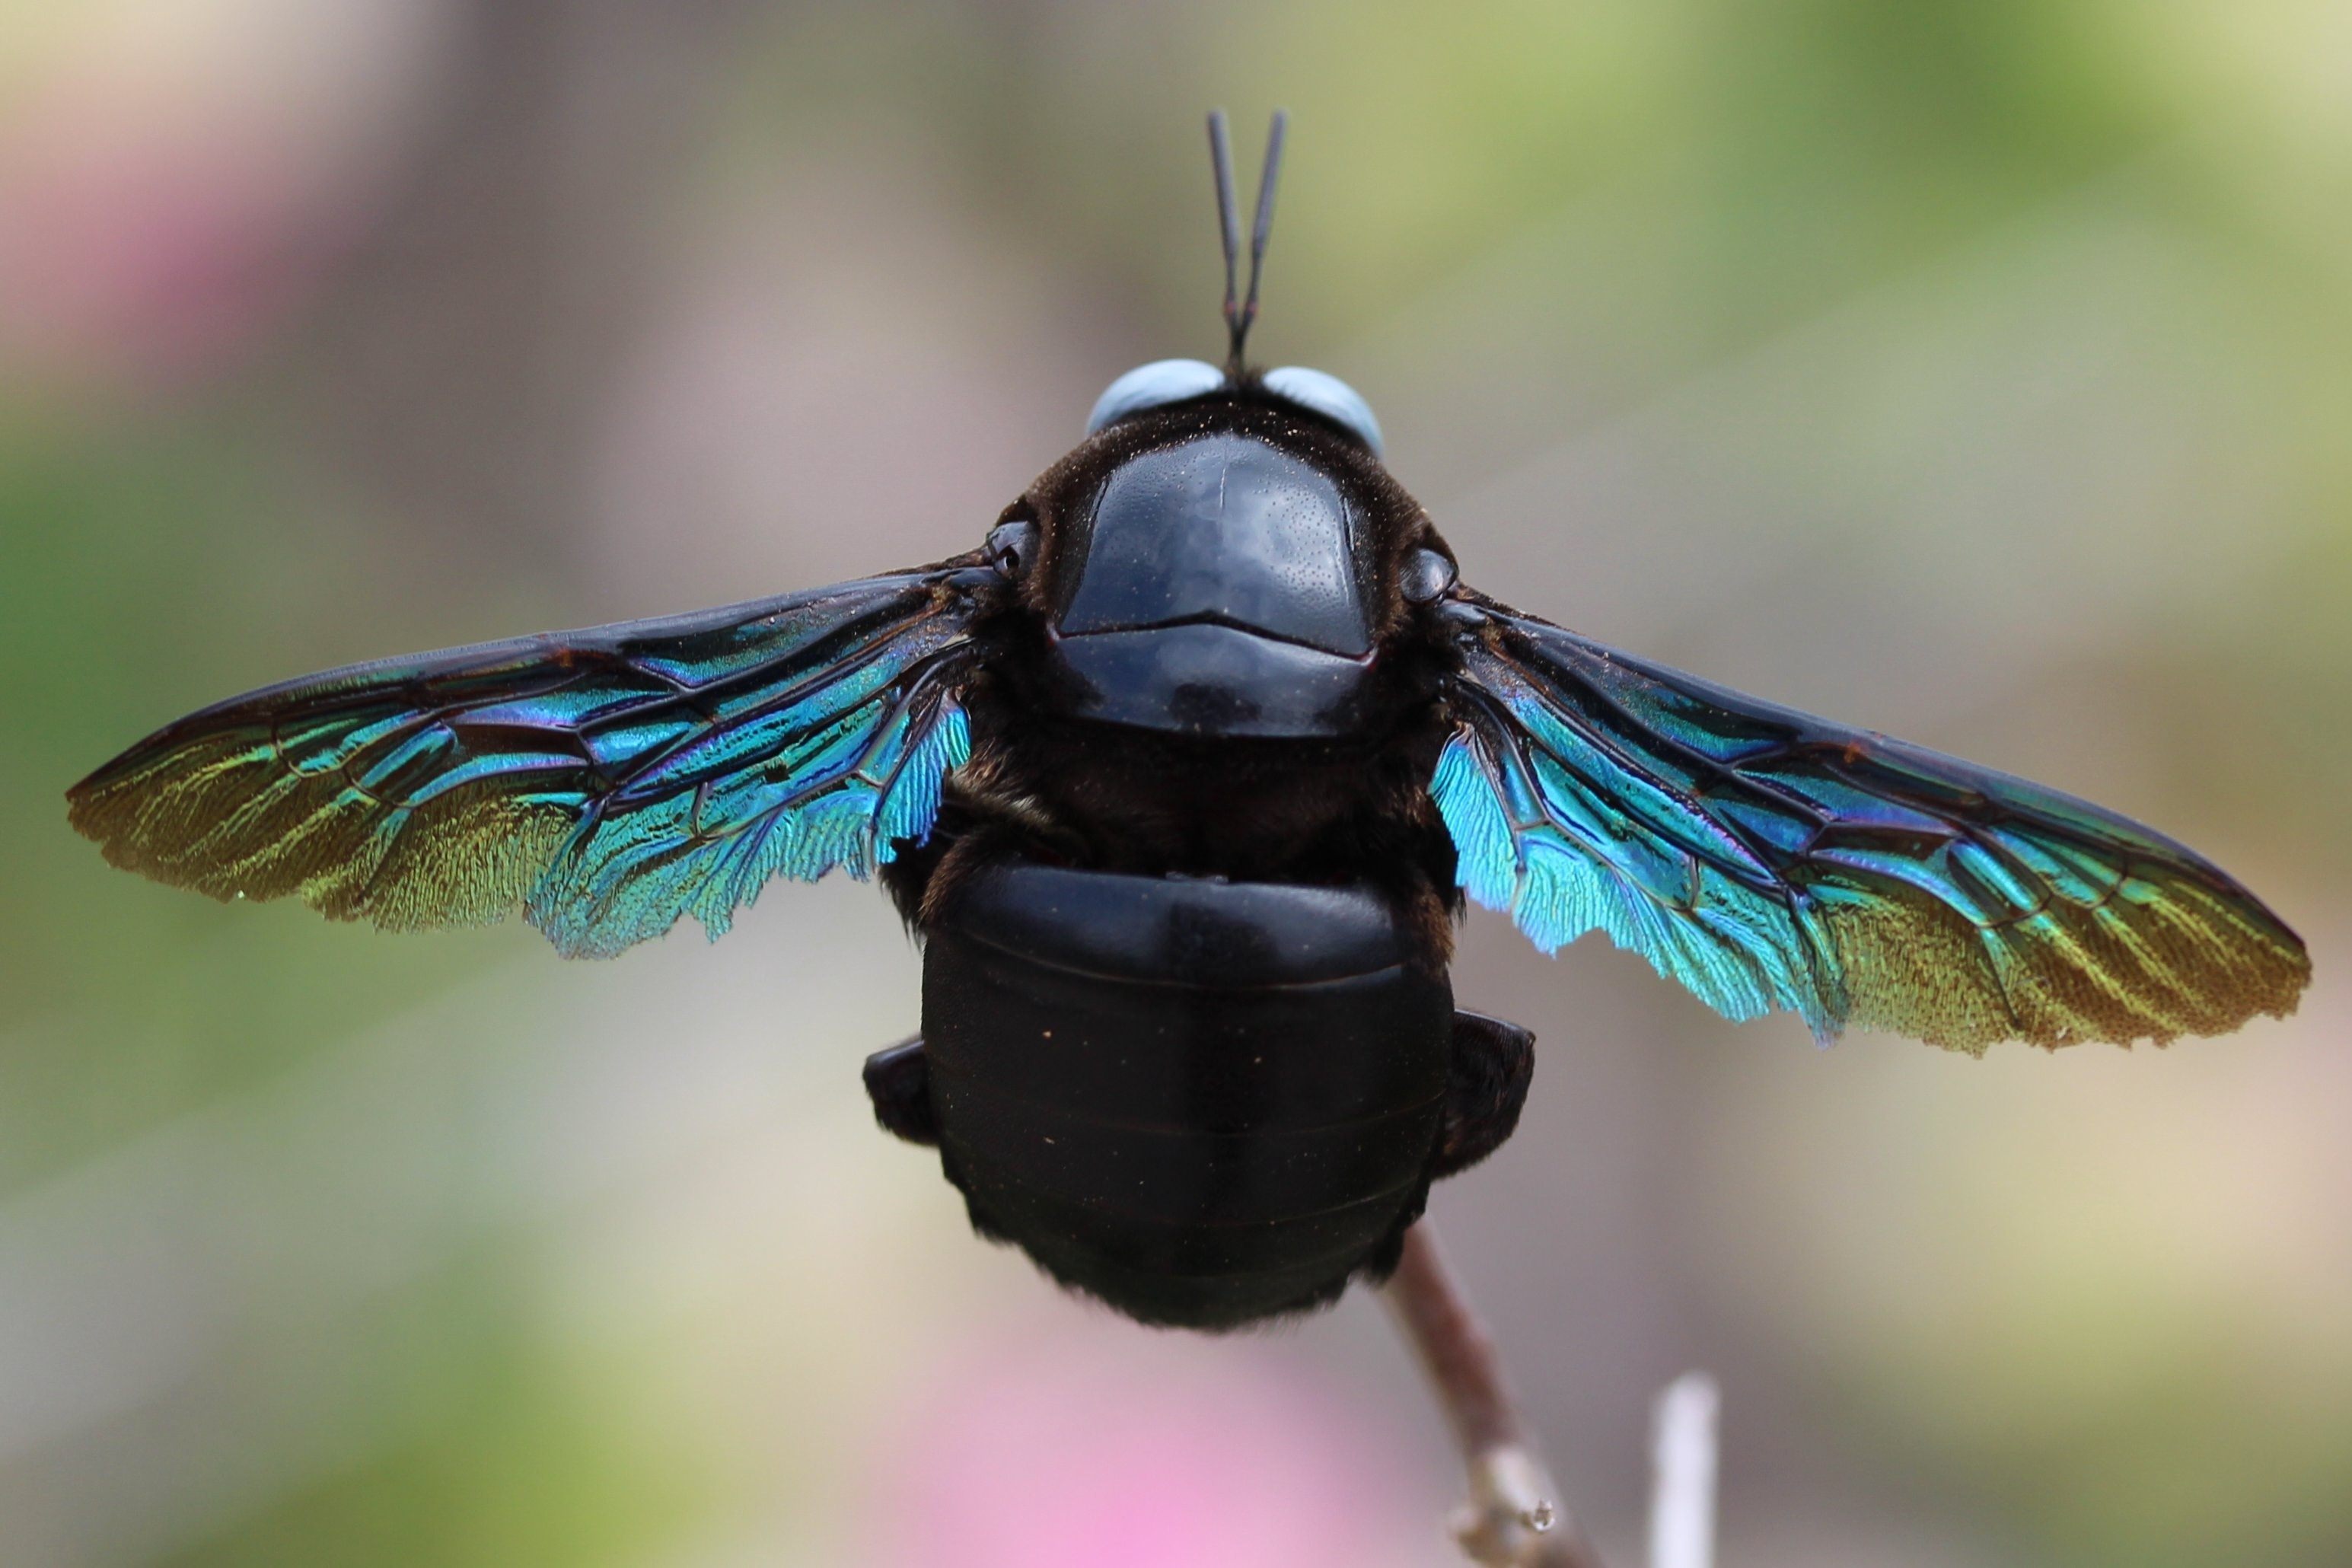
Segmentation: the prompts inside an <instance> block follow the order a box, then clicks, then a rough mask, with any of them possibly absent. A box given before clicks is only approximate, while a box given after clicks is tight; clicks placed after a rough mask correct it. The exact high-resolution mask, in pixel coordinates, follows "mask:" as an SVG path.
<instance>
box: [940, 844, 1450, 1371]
mask: <svg viewBox="0 0 2352 1568" xmlns="http://www.w3.org/2000/svg"><path fill="white" fill-rule="evenodd" d="M1408 930H1409V928H1408V926H1407V925H1406V924H1405V923H1404V922H1402V921H1399V919H1398V918H1397V917H1396V915H1395V914H1394V912H1393V911H1392V910H1391V907H1390V905H1389V904H1388V903H1387V902H1386V901H1385V900H1382V899H1381V898H1380V897H1379V896H1377V895H1375V894H1374V893H1372V892H1371V891H1370V890H1369V889H1363V888H1321V887H1302V886H1292V885H1286V884H1271V883H1250V882H1242V883H1233V882H1214V881H1194V880H1183V879H1160V878H1148V877H1130V876H1118V875H1112V874H1108V873H1102V872H1090V871H1075V870H1067V869H1062V868H1049V867H1044V866H1035V865H1026V864H1015V865H1011V866H1001V867H996V868H991V869H990V870H988V871H986V872H983V873H981V874H980V875H978V876H977V877H975V878H974V879H973V880H972V881H971V883H970V884H969V885H968V886H967V887H965V888H964V889H961V892H960V893H959V895H958V897H957V898H956V899H955V900H953V901H952V903H951V904H950V907H949V908H948V910H946V911H945V912H944V916H943V918H941V919H940V920H937V921H934V922H933V924H932V926H931V928H930V930H929V946H928V948H927V950H926V954H925V961H924V973H923V1039H924V1054H925V1056H926V1057H927V1058H928V1061H929V1095H930V1103H931V1109H932V1111H933V1114H934V1117H935V1119H936V1122H937V1126H938V1130H939V1136H940V1149H941V1154H942V1158H943V1161H944V1163H945V1167H946V1170H947V1173H948V1174H949V1176H950V1179H951V1180H953V1181H954V1182H955V1183H956V1184H957V1185H958V1186H960V1187H961V1188H962V1190H963V1192H964V1194H965V1196H966V1198H967V1199H968V1200H969V1202H970V1204H971V1210H972V1217H973V1219H974V1221H975V1223H976V1224H978V1225H980V1226H982V1229H984V1230H987V1231H989V1232H991V1233H992V1234H995V1235H999V1236H1002V1237H1005V1238H1007V1239H1010V1240H1013V1241H1016V1242H1018V1243H1019V1244H1020V1245H1021V1246H1022V1247H1024V1248H1025V1249H1027V1251H1028V1252H1029V1253H1030V1255H1031V1256H1032V1257H1034V1258H1036V1259H1037V1261H1038V1262H1039V1263H1041V1264H1043V1265H1044V1266H1045V1268H1047V1269H1048V1270H1049V1271H1050V1272H1052V1273H1053V1274H1054V1275H1055V1277H1056V1278H1058V1279H1062V1280H1064V1281H1065V1282H1066V1283H1069V1284H1072V1285H1076V1286H1077V1287H1079V1288H1081V1289H1086V1290H1087V1291H1089V1292H1091V1293H1092V1294H1095V1295H1097V1296H1099V1297H1101V1298H1102V1299H1103V1300H1107V1301H1108V1302H1109V1303H1110V1304H1111V1305H1113V1306H1115V1307H1117V1308H1118V1309H1119V1310H1123V1311H1126V1312H1128V1313H1129V1314H1130V1315H1133V1316H1136V1317H1139V1318H1143V1319H1145V1320H1146V1321H1157V1322H1169V1323H1183V1324H1189V1325H1192V1326H1197V1327H1223V1326H1231V1325H1235V1324H1239V1323H1243V1322H1247V1321H1253V1320H1255V1319H1257V1318H1261V1317H1265V1316H1268V1315H1271V1314H1274V1313H1277V1312H1283V1311H1289V1310H1302V1309H1304V1308H1307V1307H1310V1306H1313V1305H1317V1304H1318V1303H1320V1302H1322V1301H1325V1300H1329V1299H1330V1298H1331V1297H1332V1296H1334V1295H1336V1294H1337V1293H1338V1292H1339V1289H1342V1288H1343V1287H1344V1286H1345V1284H1346V1282H1347V1280H1348V1279H1349V1277H1350V1276H1351V1275H1352V1274H1354V1273H1355V1272H1357V1271H1358V1270H1359V1269H1361V1268H1371V1269H1373V1270H1375V1271H1379V1270H1382V1269H1385V1268H1386V1267H1388V1265H1389V1264H1390V1263H1391V1262H1392V1260H1393V1253H1394V1248H1395V1245H1396V1239H1397V1237H1399V1236H1400V1235H1401V1234H1402V1229H1403V1226H1405V1225H1407V1224H1409V1223H1411V1221H1412V1218H1413V1217H1414V1216H1416V1215H1418V1214H1419V1213H1420V1211H1421V1206H1422V1204H1423V1201H1424V1199H1425V1198H1426V1195H1427V1193H1428V1185H1429V1179H1430V1173H1431V1168H1432V1162H1433V1153H1434V1151H1435V1147H1436V1143H1437V1140H1438V1137H1439V1134H1440V1129H1441V1123H1442V1120H1443V1116H1444V1105H1445V1090H1446V1066H1447V1050H1448V1041H1449V1038H1450V1030H1451V1027H1452V1016H1453V1000H1452V995H1451V992H1450V990H1449V987H1448V986H1447V984H1446V982H1445V980H1444V977H1443V974H1442V972H1439V971H1436V970H1435V969H1434V967H1433V965H1432V964H1430V963H1426V962H1423V955H1420V954H1416V953H1414V952H1412V951H1410V947H1409V942H1410V940H1411V939H1410V937H1409V935H1408V934H1407V933H1408Z"/></svg>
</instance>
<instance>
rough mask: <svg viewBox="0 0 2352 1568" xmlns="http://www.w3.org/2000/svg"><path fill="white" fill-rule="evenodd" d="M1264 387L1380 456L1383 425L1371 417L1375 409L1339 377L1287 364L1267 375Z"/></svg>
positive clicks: (1375, 455) (1298, 365)
mask: <svg viewBox="0 0 2352 1568" xmlns="http://www.w3.org/2000/svg"><path fill="white" fill-rule="evenodd" d="M1261 384H1263V385H1264V386H1265V389H1266V390H1267V391H1268V392H1271V393H1272V394H1274V395H1276V397H1279V398H1281V399H1282V400H1283V401H1284V402H1286V403H1295V404H1297V405H1298V406H1299V407H1301V408H1304V409H1306V410H1307V411H1308V412H1309V413H1313V414H1320V415H1321V416H1323V417H1324V418H1326V419H1328V420H1329V421H1331V423H1332V424H1334V425H1337V426H1339V427H1340V428H1341V429H1343V430H1346V431H1347V432H1349V434H1350V435H1352V436H1354V437H1356V439H1358V440H1359V441H1361V442H1362V443H1363V444H1364V445H1365V446H1366V447H1369V448H1370V451H1371V454H1372V456H1373V457H1375V458H1377V457H1379V456H1380V455H1381V422H1380V421H1379V420H1377V419H1375V418H1373V417H1372V405H1370V404H1369V403H1367V402H1365V401H1364V397H1363V394H1361V393H1360V392H1358V391H1357V390H1356V389H1355V388H1354V387H1352V386H1349V384H1347V383H1346V382H1344V381H1341V380H1340V379H1339V377H1338V376H1336V375H1331V374H1326V373H1325V372H1323V371H1319V370H1309V369H1307V367H1306V366H1305V365H1303V364H1286V365H1283V366H1281V367H1280V368H1278V369H1276V370H1270V371H1267V372H1266V373H1265V379H1264V381H1263V382H1262V383H1261Z"/></svg>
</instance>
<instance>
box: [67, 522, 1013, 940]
mask: <svg viewBox="0 0 2352 1568" xmlns="http://www.w3.org/2000/svg"><path fill="white" fill-rule="evenodd" d="M977 559H978V558H977V557H969V558H960V559H958V560H955V561H950V562H948V563H943V564H941V565H940V566H937V567H932V568H929V569H927V570H923V571H918V572H908V573H902V574H897V575H894V576H887V577H876V578H871V579H868V580H866V581H863V582H857V583H846V584H840V585H838V586H836V587H831V588H822V589H818V590H816V591H815V592H814V593H807V594H797V595H787V596H785V597H782V598H777V599H769V600H764V601H761V602H759V603H754V604H747V605H732V606H730V607H729V608H726V609H719V610H709V611H704V612H702V613H700V614H698V615H690V616H676V617H672V618H669V619H664V620H650V621H632V622H626V623H624V624H621V625H618V626H597V627H593V628H591V629H589V630H585V631H577V632H560V633H553V634H551V635H548V636H543V637H519V638H516V639H514V640H513V641H510V642H496V643H483V644H479V645H477V646H475V647H462V648H453V649H450V650H448V651H447V652H445V653H436V654H426V655H424V656H421V657H418V658H395V659H384V660H380V661H378V662H375V663H372V664H360V665H353V666H351V667H350V668H344V669H337V670H331V671H329V672H327V673H326V674H324V675H316V676H311V677H310V678H309V679H303V680H297V681H290V682H289V683H287V684H285V685H282V686H273V687H268V688H266V689H263V690H260V691H256V692H252V693H250V694H248V695H247V696H244V697H239V698H236V699H234V700H230V701H228V702H224V703H222V704H220V705H218V706H217V707H214V708H208V709H206V710H204V711H203V712H201V713H196V714H193V715H191V716H190V717H188V718H185V719H183V720H181V721H179V722H178V723H176V724H173V725H171V726H169V727H168V728H166V729H164V730H163V731H159V732H157V733H156V734H154V735H152V736H150V737H149V738H148V739H147V740H145V741H142V742H140V743H139V744H138V745H136V746H133V747H132V748H131V750H130V751H128V752H124V753H123V754H122V755H121V756H120V757H117V758H116V759H115V760H114V761H113V762H111V763H108V764H107V765H106V766H104V767H102V768H100V770H99V771H98V772H96V773H92V774H91V775H90V776H89V778H87V779H84V780H83V781H82V782H81V783H80V784H76V785H75V786H74V787H73V789H72V790H71V791H70V792H69V793H68V799H69V800H70V802H71V805H72V820H73V825H74V826H75V827H77V828H79V830H80V831H81V832H82V833H83V834H85V835H87V836H88V837H90V838H93V839H95V840H97V841H98V843H99V844H100V847H102V848H103V849H104V850H105V852H106V857H107V858H108V859H110V860H111V861H112V862H114V864H116V865H118V866H121V867H124V868H128V869H131V870H134V871H139V872H142V873H144V874H145V875H147V876H150V877H153V878H155V879H157V880H159V881H164V882H170V883H173V884H175V885H177V886H181V887H187V888H194V889H197V890H198V891H200V892H205V893H209V894H211V895H213V896H214V897H215V898H220V899H235V898H251V899H272V898H278V897H280V896H282V895H285V894H288V893H291V894H294V895H295V896H297V897H299V898H300V899H301V900H302V901H303V902H305V903H307V904H309V905H310V906H311V907H312V908H314V909H317V910H321V911H322V912H324V913H326V914H329V915H331V916H334V917H335V918H337V919H341V920H368V921H374V922H375V923H376V924H378V925H380V926H385V927H397V928H409V929H413V928H418V927H428V926H443V925H471V924H487V923H489V922H491V921H498V920H500V919H502V918H504V917H505V915H506V914H507V913H508V912H509V910H513V909H514V908H516V907H517V906H518V905H520V906H521V907H522V908H523V909H524V910H525V911H526V913H527V915H528V917H529V918H530V921H531V923H533V924H534V925H536V926H538V927H539V928H540V930H541V931H544V932H545V933H546V934H547V936H548V939H549V940H550V941H551V942H554V943H555V945H556V946H557V947H558V948H559V949H561V950H562V952H565V953H566V954H569V955H573V956H600V957H601V956H605V955H609V954H612V953H615V952H620V951H621V950H622V949H623V948H625V947H627V946H629V945H630V944H632V943H634V942H643V941H645V940H646V938H648V937H654V936H659V935H661V934H662V933H663V932H664V931H667V930H668V929H669V928H670V927H671V926H672V925H674V924H675V923H677V920H678V918H679V917H680V916H681V915H692V916H694V917H695V918H696V919H697V920H698V921H701V922H702V924H703V926H704V927H705V929H706V930H708V931H709V933H710V934H711V935H712V936H714V937H716V936H718V935H719V934H720V933H721V932H723V931H726V929H727V927H728V925H729V922H730V920H731V919H732V916H733V913H734V910H735V909H736V908H737V906H739V905H741V904H746V903H749V902H751V900H752V899H753V898H754V897H756V896H757V895H758V893H759V890H760V889H761V886H762V885H764V884H765V883H766V882H767V880H768V879H770V878H771V877H774V876H779V875H782V876H788V877H795V878H800V879H804V880H813V879H815V878H817V877H819V876H822V875H823V874H824V872H825V871H827V870H829V869H831V868H834V867H835V866H839V867H843V868H846V869H847V870H848V871H849V872H850V874H851V875H852V876H855V877H859V878H864V877H866V876H867V875H869V874H870V873H871V872H872V870H873V868H874V867H875V866H876V864H877V863H878V862H881V861H887V860H888V859H890V858H891V857H892V853H893V846H894V844H896V843H897V842H898V841H899V840H902V839H913V840H920V839H922V838H924V837H926V836H928V835H929V831H930V827H931V822H932V819H933V817H934V816H936V815H937V813H938V810H939V801H940V781H941V779H942V778H943V777H944V776H945V775H946V774H947V773H948V772H949V771H950V770H951V769H953V768H955V767H957V766H959V765H960V764H961V763H962V762H963V761H964V758H965V756H966V753H967V751H968V748H969V731H968V730H967V727H966V723H965V719H964V713H963V710H962V708H961V705H960V703H959V700H958V699H959V693H960V691H961V688H962V685H963V682H964V681H965V679H966V678H967V676H968V674H969V672H970V670H971V668H972V667H973V664H974V662H975V658H976V652H975V649H974V647H973V645H972V644H971V640H970V637H969V636H968V628H969V623H970V621H971V616H972V614H973V610H974V605H975V603H976V595H979V594H981V593H982V592H984V591H985V586H986V584H990V583H992V581H993V577H992V574H990V573H989V572H988V571H987V570H986V569H985V568H984V567H982V566H979V565H978V564H977Z"/></svg>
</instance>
